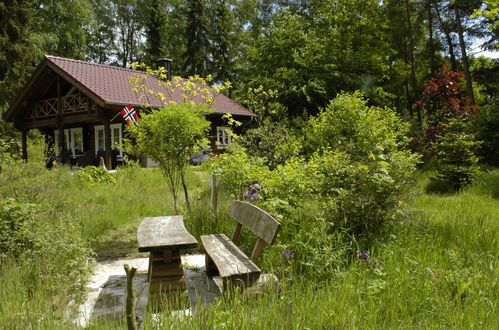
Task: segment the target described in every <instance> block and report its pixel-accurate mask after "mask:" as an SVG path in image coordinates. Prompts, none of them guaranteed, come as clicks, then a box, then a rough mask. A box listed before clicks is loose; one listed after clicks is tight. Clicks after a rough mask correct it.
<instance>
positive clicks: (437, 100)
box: [415, 64, 478, 151]
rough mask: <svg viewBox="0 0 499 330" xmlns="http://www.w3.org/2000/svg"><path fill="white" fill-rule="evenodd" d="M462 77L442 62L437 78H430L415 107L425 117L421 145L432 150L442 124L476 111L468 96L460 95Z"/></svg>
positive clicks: (440, 133) (441, 132) (440, 131)
mask: <svg viewBox="0 0 499 330" xmlns="http://www.w3.org/2000/svg"><path fill="white" fill-rule="evenodd" d="M463 77H464V75H463V74H462V73H460V72H455V71H452V70H450V69H449V68H448V66H447V64H444V65H443V67H442V71H440V72H439V74H438V77H437V78H432V79H430V80H429V81H428V82H427V83H426V86H425V89H424V91H423V94H422V97H421V99H420V100H419V101H417V102H416V104H415V107H417V108H420V109H421V110H422V112H423V115H424V119H425V128H424V140H423V141H422V143H423V145H424V146H425V147H426V148H427V149H428V150H429V151H434V143H435V142H436V140H437V137H438V136H439V135H442V134H443V131H442V129H443V125H445V124H446V123H447V122H448V120H449V119H450V118H454V117H459V116H462V117H469V116H471V115H472V114H474V113H475V112H476V110H477V109H478V107H477V106H475V105H472V104H471V103H470V100H469V98H464V97H461V96H460V84H459V81H460V80H461V79H462V78H463Z"/></svg>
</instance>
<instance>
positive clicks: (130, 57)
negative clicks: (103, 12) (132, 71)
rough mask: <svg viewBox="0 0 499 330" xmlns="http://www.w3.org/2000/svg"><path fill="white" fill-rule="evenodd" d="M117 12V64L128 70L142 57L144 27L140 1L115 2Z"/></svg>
mask: <svg viewBox="0 0 499 330" xmlns="http://www.w3.org/2000/svg"><path fill="white" fill-rule="evenodd" d="M113 2H114V5H115V10H116V17H115V26H116V30H117V34H118V40H117V52H116V56H117V64H118V65H120V66H122V67H124V68H126V67H127V66H128V65H129V64H131V63H132V62H133V61H137V60H138V59H140V57H141V53H140V47H141V46H142V43H143V41H142V36H143V32H144V31H143V30H144V29H143V26H142V23H141V18H140V10H139V6H138V0H113Z"/></svg>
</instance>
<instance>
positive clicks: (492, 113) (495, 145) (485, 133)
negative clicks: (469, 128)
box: [473, 96, 499, 166]
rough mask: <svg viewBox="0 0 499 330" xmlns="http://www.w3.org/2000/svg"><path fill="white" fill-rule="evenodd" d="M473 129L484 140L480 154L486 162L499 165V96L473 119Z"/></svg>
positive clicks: (478, 137)
mask: <svg viewBox="0 0 499 330" xmlns="http://www.w3.org/2000/svg"><path fill="white" fill-rule="evenodd" d="M473 126H474V127H473V131H474V132H476V137H477V139H478V140H480V141H483V142H482V144H481V147H480V149H479V155H480V157H481V158H482V159H483V161H484V162H486V163H488V164H491V165H496V166H497V165H499V129H498V127H499V97H497V96H496V97H494V98H492V99H491V100H490V101H489V102H488V104H487V105H485V106H483V107H482V108H481V109H480V111H478V113H477V115H476V116H475V118H474V119H473Z"/></svg>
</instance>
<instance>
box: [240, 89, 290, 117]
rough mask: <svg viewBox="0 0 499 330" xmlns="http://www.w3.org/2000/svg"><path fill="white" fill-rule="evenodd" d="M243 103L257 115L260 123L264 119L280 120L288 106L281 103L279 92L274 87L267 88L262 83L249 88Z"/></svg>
mask: <svg viewBox="0 0 499 330" xmlns="http://www.w3.org/2000/svg"><path fill="white" fill-rule="evenodd" d="M242 103H243V104H245V105H246V106H247V107H248V109H250V110H251V111H252V112H253V113H254V114H256V115H257V117H256V120H257V122H258V124H259V125H261V124H262V123H263V122H264V120H266V121H269V120H271V121H278V120H279V119H280V118H282V117H283V115H284V114H285V112H286V107H285V106H283V105H282V104H281V103H279V92H278V91H277V90H272V89H269V90H265V89H264V88H263V86H262V85H260V86H259V87H257V88H251V87H250V88H248V91H247V93H245V99H244V100H242Z"/></svg>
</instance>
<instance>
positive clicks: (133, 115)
mask: <svg viewBox="0 0 499 330" xmlns="http://www.w3.org/2000/svg"><path fill="white" fill-rule="evenodd" d="M120 114H121V115H122V116H123V119H125V123H126V125H127V126H130V125H131V124H132V123H133V124H134V125H135V126H139V116H138V115H137V112H135V109H134V108H133V107H132V105H131V104H128V105H127V106H126V107H124V108H123V110H121V111H120Z"/></svg>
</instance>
